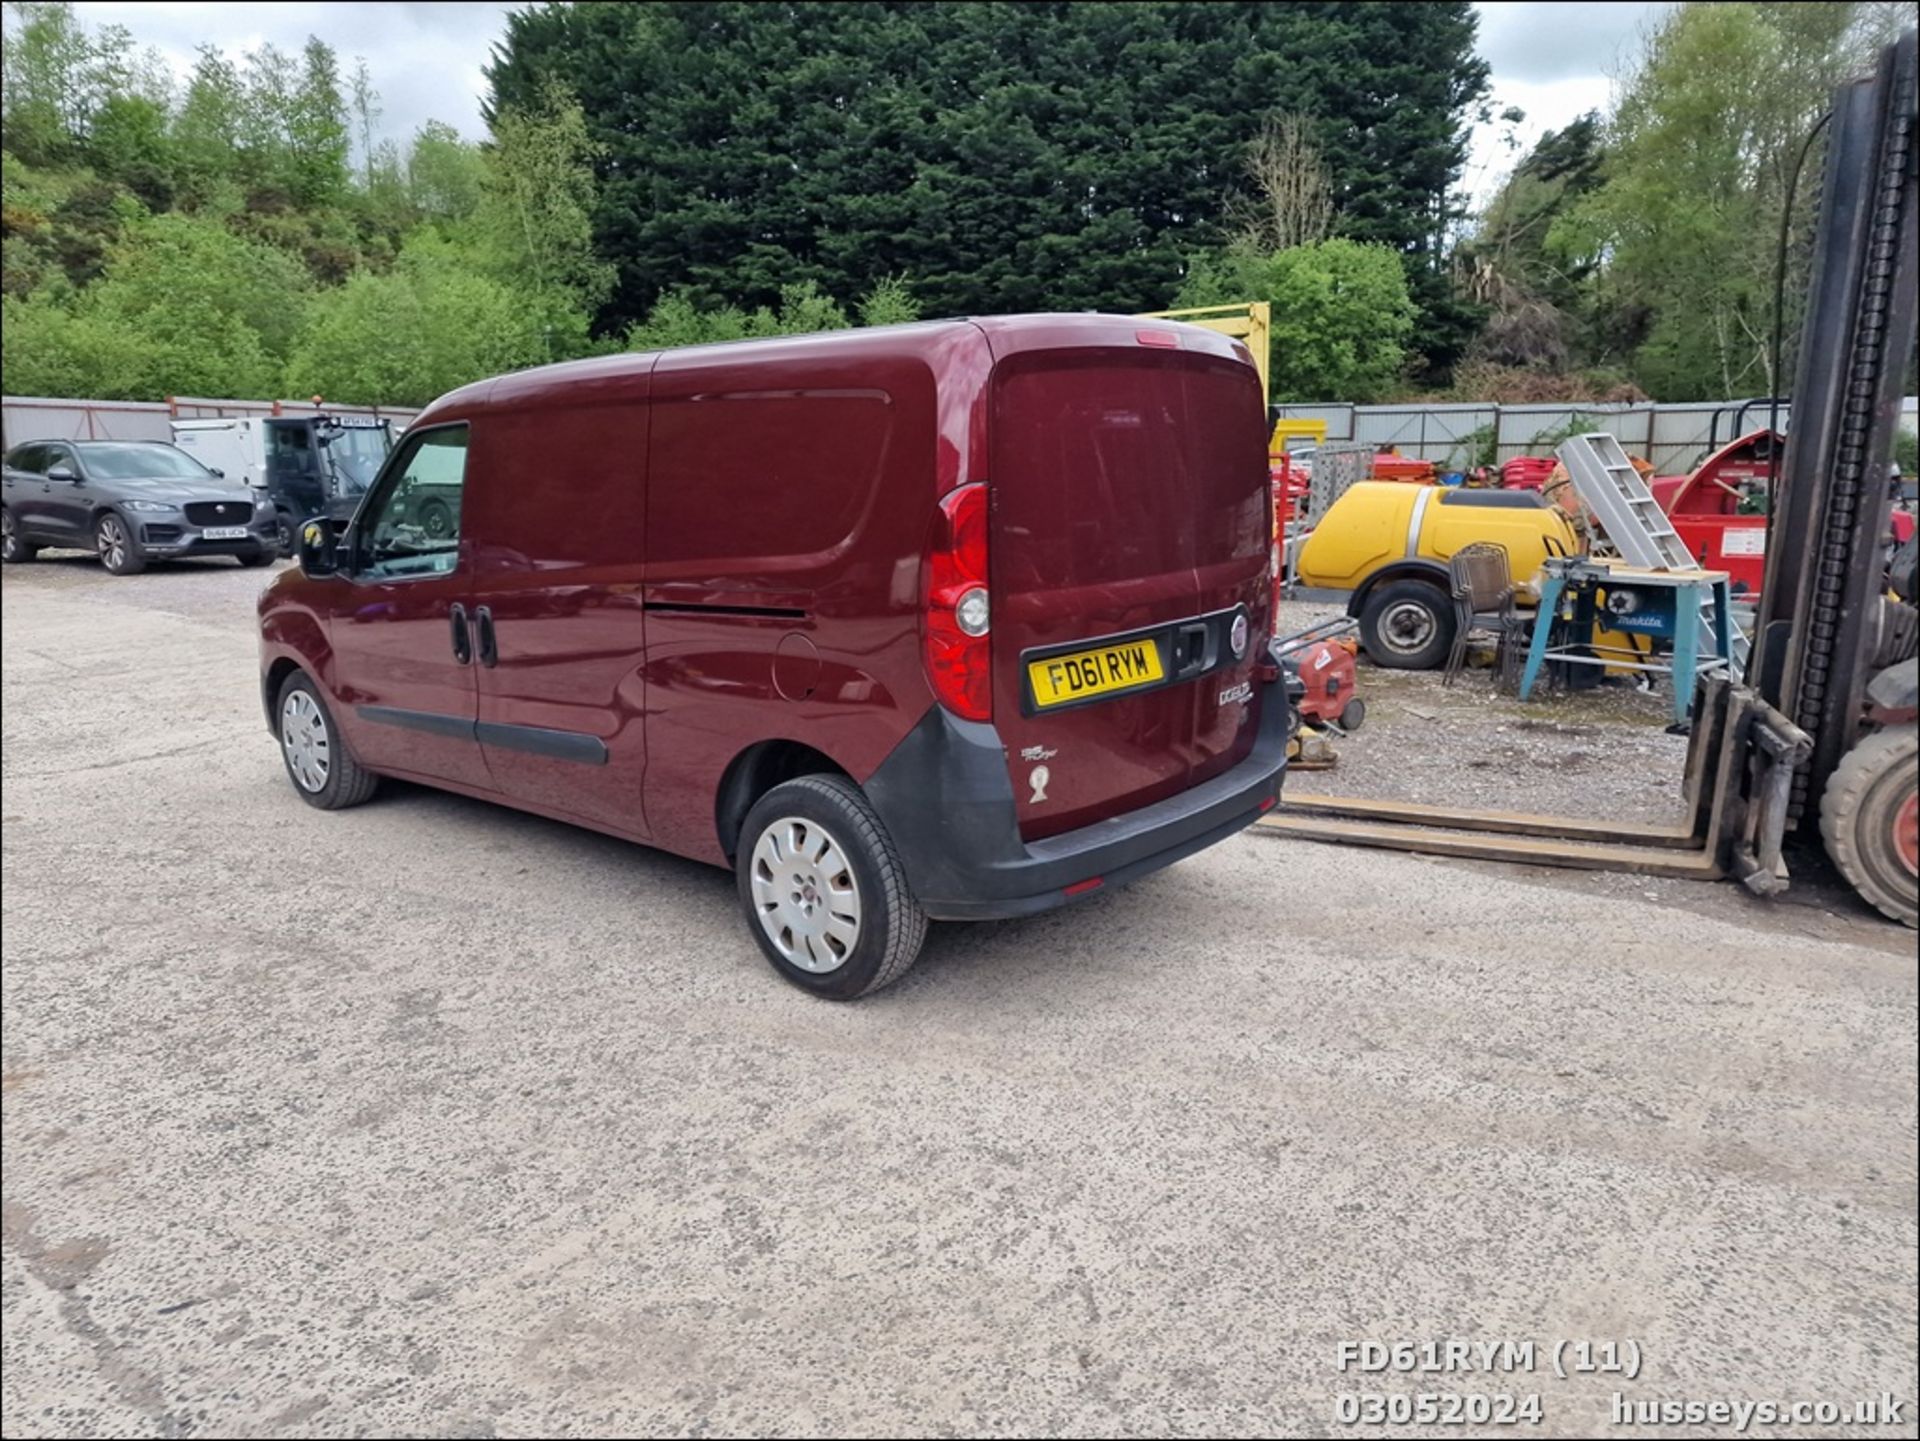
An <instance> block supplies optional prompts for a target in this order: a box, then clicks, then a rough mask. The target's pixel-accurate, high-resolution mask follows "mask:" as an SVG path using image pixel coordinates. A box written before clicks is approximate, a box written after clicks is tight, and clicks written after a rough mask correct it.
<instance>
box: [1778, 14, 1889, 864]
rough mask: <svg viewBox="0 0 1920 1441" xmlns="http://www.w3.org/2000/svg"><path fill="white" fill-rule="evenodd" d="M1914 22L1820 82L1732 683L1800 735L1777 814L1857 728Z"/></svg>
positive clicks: (1872, 619)
mask: <svg viewBox="0 0 1920 1441" xmlns="http://www.w3.org/2000/svg"><path fill="white" fill-rule="evenodd" d="M1917 99H1920V71H1917V70H1916V48H1915V34H1914V32H1913V31H1911V30H1910V31H1908V32H1907V33H1906V34H1905V35H1903V36H1901V38H1900V39H1899V41H1898V42H1897V43H1896V44H1894V45H1891V46H1889V47H1887V49H1886V50H1885V52H1883V54H1882V55H1881V57H1880V61H1879V64H1878V65H1877V66H1876V67H1875V70H1874V73H1873V74H1871V75H1869V76H1867V77H1865V78H1863V79H1860V80H1856V81H1852V82H1850V83H1848V84H1846V85H1843V86H1841V87H1840V88H1839V90H1838V91H1837V92H1836V93H1835V95H1834V106H1833V116H1832V121H1831V128H1830V133H1829V136H1828V140H1827V155H1826V167H1825V176H1824V180H1823V183H1822V188H1821V199H1820V210H1819V220H1818V223H1817V227H1816V230H1815V234H1814V249H1813V270H1812V277H1811V282H1810V286H1809V291H1808V302H1807V311H1806V319H1805V321H1804V324H1803V326H1802V330H1801V335H1800V354H1799V364H1798V367H1797V372H1796V375H1795V380H1794V387H1793V392H1792V395H1793V427H1792V430H1791V432H1790V434H1789V435H1788V437H1787V444H1786V453H1785V456H1784V458H1783V460H1782V465H1781V471H1780V476H1779V482H1778V485H1777V486H1776V488H1775V492H1774V495H1773V500H1772V519H1771V524H1770V526H1769V535H1768V546H1767V566H1766V583H1765V585H1764V586H1763V587H1762V588H1761V594H1760V604H1759V612H1758V614H1757V616H1756V618H1755V627H1754V637H1755V641H1756V644H1755V646H1754V649H1753V653H1752V659H1751V661H1750V668H1749V670H1748V673H1747V680H1748V683H1749V684H1750V685H1753V686H1754V687H1755V688H1756V689H1757V690H1758V691H1759V692H1760V695H1761V697H1762V698H1763V699H1765V700H1766V701H1767V702H1768V703H1769V704H1771V705H1772V706H1773V707H1774V708H1775V709H1777V710H1778V711H1779V712H1781V713H1782V714H1783V715H1785V716H1786V717H1787V718H1789V719H1790V720H1792V721H1793V722H1794V723H1795V724H1796V725H1798V726H1799V727H1800V729H1801V730H1803V731H1805V732H1806V734H1807V735H1808V736H1809V737H1810V738H1811V739H1812V742H1813V748H1812V752H1811V755H1810V756H1809V758H1808V760H1807V762H1806V764H1805V766H1804V767H1802V768H1801V769H1800V770H1799V771H1798V772H1797V773H1796V774H1795V776H1794V781H1793V792H1792V802H1791V807H1790V815H1791V816H1792V817H1793V818H1794V819H1795V821H1797V823H1798V825H1799V827H1800V828H1801V829H1802V830H1803V831H1808V830H1812V829H1816V828H1817V822H1818V816H1819V811H1820V797H1821V794H1822V792H1823V791H1824V790H1825V788H1826V784H1827V780H1828V778H1829V777H1830V776H1831V775H1832V774H1833V771H1834V767H1835V766H1837V765H1838V764H1839V762H1840V759H1841V757H1842V756H1843V755H1845V753H1846V752H1847V751H1848V749H1849V748H1851V747H1852V745H1853V744H1854V742H1855V741H1856V740H1857V739H1858V738H1859V735H1860V730H1861V717H1862V712H1863V701H1864V696H1865V691H1866V686H1867V682H1868V681H1869V680H1870V679H1872V676H1871V674H1870V666H1871V664H1872V660H1873V652H1874V648H1875V644H1876V641H1877V638H1878V635H1879V629H1880V613H1881V605H1882V602H1881V594H1882V591H1883V590H1884V584H1883V579H1882V577H1883V574H1884V570H1885V567H1884V564H1883V555H1882V550H1881V546H1882V543H1883V536H1884V534H1885V531H1886V528H1887V512H1888V503H1889V493H1888V485H1887V467H1888V460H1889V456H1890V454H1891V449H1892V445H1893V436H1894V428H1895V426H1896V424H1897V423H1898V417H1899V408H1900V395H1901V390H1902V388H1903V383H1904V381H1905V380H1906V377H1907V375H1908V373H1909V366H1910V364H1911V360H1912V356H1913V353H1914V324H1915V303H1916V289H1917V286H1916V280H1917V278H1920V277H1917V275H1916V272H1917V271H1920V233H1917V232H1916V213H1915V212H1916V204H1915V191H1916V170H1915V162H1916V133H1915V132H1916V102H1917Z"/></svg>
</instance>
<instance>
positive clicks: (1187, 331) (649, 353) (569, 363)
mask: <svg viewBox="0 0 1920 1441" xmlns="http://www.w3.org/2000/svg"><path fill="white" fill-rule="evenodd" d="M967 331H971V332H972V333H973V335H974V336H977V337H979V339H980V340H982V341H983V342H984V343H985V345H986V347H987V349H988V351H989V353H990V355H991V357H992V358H993V359H994V360H1004V359H1005V358H1006V357H1007V356H1009V355H1013V354H1016V353H1018V352H1021V351H1027V350H1062V349H1077V348H1080V347H1084V346H1134V345H1154V344H1155V342H1153V341H1149V340H1145V339H1142V335H1143V334H1145V333H1154V332H1157V333H1160V334H1163V335H1164V334H1171V335H1173V337H1174V338H1175V340H1176V342H1177V348H1179V349H1181V350H1185V351H1188V352H1193V353H1199V354H1203V355H1213V356H1217V357H1221V358H1224V359H1238V360H1241V361H1245V362H1247V363H1248V364H1251V363H1252V362H1251V356H1249V354H1248V353H1247V349H1246V347H1245V346H1244V345H1243V344H1242V343H1241V342H1239V341H1237V340H1234V339H1231V338H1229V337H1227V336H1225V335H1222V334H1220V333H1219V332H1218V331H1215V330H1209V329H1207V328H1206V327H1205V326H1200V325H1188V324H1185V323H1183V322H1181V321H1175V320H1158V319H1150V318H1144V317H1141V316H1133V315H1107V314H1101V313H1098V312H1094V311H1082V312H1076V313H1052V312H1043V313H1038V314H1031V315H991V316H971V317H957V318H953V319H946V320H918V321H913V322H910V323H908V324H904V325H880V326H873V327H865V328H861V329H856V330H828V331H817V332H813V333H810V334H805V335H777V336H768V337H765V338H760V339H754V340H728V341H718V342H714V343H712V344H707V345H687V346H679V347H676V348H673V349H670V350H640V351H627V352H624V353H622V354H619V355H598V356H591V357H589V358H587V359H585V360H564V361H560V362H558V363H557V364H554V365H541V366H535V367H533V368H532V369H529V370H518V371H514V372H512V373H510V374H507V375H503V376H495V377H493V378H491V379H487V380H479V381H475V382H474V383H473V384H471V385H464V386H462V387H460V388H459V389H458V390H454V391H449V392H448V393H447V394H446V395H443V396H441V397H440V398H439V399H438V400H436V401H434V402H433V403H432V404H431V405H429V406H428V407H427V408H426V409H425V410H424V411H422V412H421V413H420V415H419V417H418V418H417V419H416V420H415V422H414V424H415V425H416V426H419V425H424V424H431V423H432V422H433V421H434V420H435V419H436V418H437V417H438V415H439V414H440V413H441V412H443V411H451V412H458V413H461V414H469V413H472V412H473V411H475V410H482V409H490V408H492V407H494V406H497V405H507V404H524V403H525V402H526V401H528V400H531V399H534V398H535V397H537V396H540V395H544V394H548V393H550V392H552V391H554V390H556V389H558V388H561V387H566V388H572V387H573V386H575V385H578V384H591V383H593V382H596V381H599V382H606V381H619V380H622V379H626V378H628V377H633V376H640V375H645V374H647V373H648V372H650V371H652V370H653V369H654V368H655V367H656V366H658V365H660V364H662V363H666V364H670V365H673V366H675V367H678V366H680V365H685V364H699V363H702V362H706V361H709V360H714V359H719V358H726V359H733V360H737V361H738V362H739V363H740V364H741V365H742V366H751V365H755V364H759V363H762V362H773V361H793V360H804V359H808V358H812V357H816V356H818V357H820V358H822V359H825V358H827V357H837V356H842V355H845V354H846V353H848V352H854V353H864V354H867V355H870V356H872V357H873V358H875V359H881V358H885V357H888V356H909V355H911V356H921V357H925V358H926V359H928V360H929V361H930V362H934V363H938V361H939V358H940V357H941V356H942V355H943V354H945V353H950V352H951V351H952V350H953V349H954V347H955V344H956V341H959V342H960V343H961V344H962V345H964V343H965V334H964V333H965V332H967ZM1161 344H1164V342H1161Z"/></svg>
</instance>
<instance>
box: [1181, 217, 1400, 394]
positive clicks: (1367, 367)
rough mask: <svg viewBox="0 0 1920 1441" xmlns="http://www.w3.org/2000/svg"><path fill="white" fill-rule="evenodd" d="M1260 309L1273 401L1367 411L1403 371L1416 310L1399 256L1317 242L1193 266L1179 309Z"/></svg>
mask: <svg viewBox="0 0 1920 1441" xmlns="http://www.w3.org/2000/svg"><path fill="white" fill-rule="evenodd" d="M1254 300H1264V301H1267V302H1268V303H1269V304H1270V305H1271V306H1272V309H1273V331H1272V344H1271V346H1270V347H1269V352H1268V353H1269V356H1270V365H1271V377H1270V382H1271V398H1272V399H1273V400H1274V401H1276V402H1287V401H1324V400H1332V401H1350V402H1353V403H1355V404H1361V405H1364V404H1369V403H1372V402H1375V401H1379V400H1382V399H1384V398H1386V397H1387V396H1388V395H1390V394H1391V393H1392V392H1393V391H1394V389H1395V388H1396V386H1397V385H1398V384H1399V381H1400V377H1401V374H1402V372H1403V371H1404V370H1405V369H1406V364H1407V358H1408V343H1409V342H1410V341H1411V340H1412V338H1413V331H1414V322H1415V320H1416V318H1417V317H1418V315H1419V308H1418V307H1417V306H1416V305H1415V304H1414V303H1413V300H1412V297H1411V296H1410V295H1409V294H1408V292H1407V274H1406V269H1405V267H1404V266H1403V265H1402V264H1401V262H1400V256H1399V255H1398V253H1396V252H1395V251H1393V250H1392V249H1390V248H1388V247H1387V246H1384V245H1363V244H1361V243H1360V242H1358V241H1354V240H1322V241H1319V242H1317V243H1315V244H1312V245H1297V246H1294V247H1293V248H1292V249H1289V250H1277V251H1273V252H1271V253H1266V254H1262V253H1259V252H1255V251H1250V250H1247V249H1245V248H1233V249H1229V250H1227V251H1225V252H1223V253H1221V254H1218V255H1207V256H1201V257H1197V258H1196V259H1195V260H1193V261H1192V262H1191V264H1190V266H1189V269H1188V273H1187V279H1186V283H1185V284H1184V285H1183V286H1182V287H1181V290H1180V298H1179V300H1178V302H1177V304H1178V305H1180V306H1189V305H1225V304H1230V303H1233V302H1235V301H1254Z"/></svg>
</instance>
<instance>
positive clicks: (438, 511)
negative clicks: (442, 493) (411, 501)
mask: <svg viewBox="0 0 1920 1441" xmlns="http://www.w3.org/2000/svg"><path fill="white" fill-rule="evenodd" d="M420 529H422V530H423V531H425V532H426V533H427V535H428V537H429V538H430V539H432V540H445V539H446V538H447V537H448V536H450V535H452V534H453V512H452V511H451V510H449V509H448V508H447V503H446V502H445V501H444V500H430V501H427V502H426V503H425V504H424V505H422V506H421V507H420Z"/></svg>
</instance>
